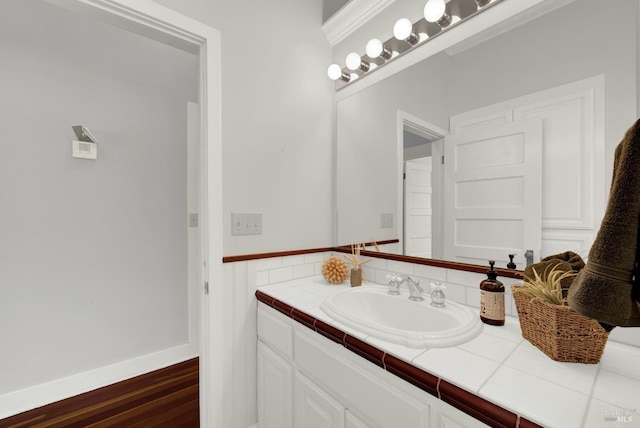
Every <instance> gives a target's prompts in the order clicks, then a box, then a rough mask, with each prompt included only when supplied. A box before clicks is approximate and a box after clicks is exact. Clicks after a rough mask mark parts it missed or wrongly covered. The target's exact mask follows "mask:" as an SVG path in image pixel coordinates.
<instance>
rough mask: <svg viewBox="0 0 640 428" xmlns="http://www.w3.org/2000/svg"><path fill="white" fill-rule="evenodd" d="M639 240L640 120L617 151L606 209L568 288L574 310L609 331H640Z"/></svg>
mask: <svg viewBox="0 0 640 428" xmlns="http://www.w3.org/2000/svg"><path fill="white" fill-rule="evenodd" d="M639 238H640V120H638V121H636V123H635V124H634V125H633V126H632V127H631V128H629V130H628V131H627V133H626V134H625V136H624V139H623V140H622V142H620V144H619V145H618V147H616V152H615V159H614V164H613V179H612V182H611V192H610V195H609V202H608V204H607V210H606V212H605V215H604V218H603V220H602V225H601V226H600V230H599V231H598V235H597V237H596V240H595V242H594V243H593V246H592V247H591V250H590V251H589V258H588V259H587V264H586V266H585V268H584V269H582V270H581V271H580V272H579V273H578V276H577V277H576V279H575V281H574V283H573V284H572V286H571V288H570V289H569V296H568V299H567V300H568V303H569V306H571V308H573V310H575V311H576V312H578V313H580V314H582V315H585V316H587V317H590V318H593V319H596V320H598V321H600V323H601V324H608V325H609V327H610V328H613V326H624V327H631V326H634V327H638V326H640V303H639V300H640V284H639V278H638V276H639V275H638V273H639V272H638V262H639V260H640V249H639V245H638V243H639ZM610 328H609V329H610Z"/></svg>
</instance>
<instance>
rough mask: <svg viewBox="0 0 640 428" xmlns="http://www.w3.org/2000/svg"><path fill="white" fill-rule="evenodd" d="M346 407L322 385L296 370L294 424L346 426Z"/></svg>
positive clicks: (315, 427)
mask: <svg viewBox="0 0 640 428" xmlns="http://www.w3.org/2000/svg"><path fill="white" fill-rule="evenodd" d="M344 413H345V409H344V407H343V406H342V405H341V404H340V403H338V402H337V401H336V400H334V399H333V398H331V397H330V396H329V395H328V394H327V393H326V392H324V391H323V390H322V389H320V387H318V386H317V385H316V384H314V383H313V382H312V381H310V380H309V379H307V378H306V377H304V375H302V374H300V373H299V372H296V374H295V399H294V425H295V426H296V427H304V428H344V426H345V422H344Z"/></svg>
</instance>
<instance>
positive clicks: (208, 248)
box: [0, 0, 224, 426]
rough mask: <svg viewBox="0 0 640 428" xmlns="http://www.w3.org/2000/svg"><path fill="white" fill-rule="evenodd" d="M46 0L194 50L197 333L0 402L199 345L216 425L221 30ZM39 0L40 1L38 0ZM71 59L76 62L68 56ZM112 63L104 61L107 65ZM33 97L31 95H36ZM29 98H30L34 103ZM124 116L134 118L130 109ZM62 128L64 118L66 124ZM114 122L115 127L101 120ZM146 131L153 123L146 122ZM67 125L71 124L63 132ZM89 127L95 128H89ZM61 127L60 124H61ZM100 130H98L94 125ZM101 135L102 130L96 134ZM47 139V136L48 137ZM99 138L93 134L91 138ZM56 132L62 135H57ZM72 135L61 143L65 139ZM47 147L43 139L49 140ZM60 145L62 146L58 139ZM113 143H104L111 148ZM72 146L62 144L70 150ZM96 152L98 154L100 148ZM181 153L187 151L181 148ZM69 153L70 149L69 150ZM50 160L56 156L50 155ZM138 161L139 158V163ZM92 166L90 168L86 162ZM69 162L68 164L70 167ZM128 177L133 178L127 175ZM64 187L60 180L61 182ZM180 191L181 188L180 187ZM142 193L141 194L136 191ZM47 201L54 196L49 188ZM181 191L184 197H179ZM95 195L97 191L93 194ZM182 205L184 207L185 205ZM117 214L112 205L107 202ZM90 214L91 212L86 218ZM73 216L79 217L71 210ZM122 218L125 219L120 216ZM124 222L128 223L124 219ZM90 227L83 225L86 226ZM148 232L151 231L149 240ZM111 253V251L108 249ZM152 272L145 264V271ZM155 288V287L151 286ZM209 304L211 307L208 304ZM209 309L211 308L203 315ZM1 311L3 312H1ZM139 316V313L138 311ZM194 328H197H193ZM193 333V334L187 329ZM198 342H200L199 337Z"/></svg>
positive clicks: (146, 12) (102, 377)
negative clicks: (209, 287)
mask: <svg viewBox="0 0 640 428" xmlns="http://www.w3.org/2000/svg"><path fill="white" fill-rule="evenodd" d="M49 3H53V4H56V5H58V6H62V7H64V8H69V9H72V10H75V11H79V12H82V13H83V14H85V15H88V16H90V17H92V18H97V19H99V20H101V21H105V22H107V23H108V24H112V25H114V26H116V27H120V28H124V29H126V30H127V31H133V32H135V33H138V34H140V35H143V36H145V37H146V38H148V39H152V40H154V41H159V42H162V43H163V44H168V45H171V46H173V47H178V48H179V49H180V50H184V51H186V52H189V53H190V54H195V55H196V56H197V57H198V61H199V66H197V73H198V77H197V81H198V88H197V90H196V91H197V98H198V101H199V104H200V111H199V113H197V115H198V116H199V118H200V121H199V125H196V127H197V128H198V131H199V132H198V133H197V134H198V135H199V137H196V138H197V139H199V142H200V149H199V159H200V162H198V163H199V164H200V166H201V169H200V172H199V173H198V174H197V177H196V180H197V183H198V187H199V191H197V192H196V193H197V197H196V202H195V203H196V205H197V206H198V208H199V209H198V210H197V213H199V214H200V215H199V218H198V220H199V221H198V223H199V231H198V233H197V234H198V241H199V244H197V245H198V246H199V247H200V248H199V249H200V254H201V256H200V257H199V260H197V264H198V267H197V269H198V270H199V272H200V277H201V279H200V280H198V281H199V282H200V284H199V286H200V287H199V290H200V292H199V297H198V299H197V300H198V301H197V302H195V304H197V305H198V306H200V308H201V310H200V314H199V316H198V319H197V320H195V319H194V320H191V322H192V324H193V323H197V324H198V327H199V333H198V336H199V337H200V340H199V341H198V340H196V338H195V337H191V338H188V339H187V340H186V342H187V343H185V344H177V345H178V346H173V345H170V346H171V347H170V348H168V347H166V346H165V347H163V346H160V347H157V348H153V347H150V348H149V349H148V350H145V351H144V352H140V353H138V354H137V355H133V356H129V357H128V358H129V359H127V358H124V359H117V360H115V361H116V362H115V363H114V364H110V365H104V364H99V365H98V366H97V367H87V368H86V369H87V371H82V370H83V368H82V367H78V368H76V369H75V371H73V372H69V376H66V377H65V376H64V374H63V377H55V378H53V379H49V381H48V382H42V381H36V382H34V384H33V386H31V387H30V388H28V389H24V390H17V391H15V393H14V392H11V393H10V394H5V395H4V396H3V397H2V400H5V401H4V402H0V408H2V409H8V411H10V412H14V413H17V412H20V411H22V410H26V409H29V408H33V407H37V406H41V405H43V404H46V403H49V402H53V401H58V400H60V399H62V398H65V397H68V396H71V395H76V394H78V393H80V392H84V391H87V390H91V389H95V388H97V387H100V386H103V385H106V384H109V383H113V382H115V381H117V380H121V379H125V378H128V377H133V376H136V375H139V374H141V373H145V372H148V371H151V370H154V369H156V368H160V367H164V366H167V365H170V364H174V363H176V362H178V361H182V360H185V359H187V358H190V357H191V356H193V355H194V345H195V348H196V350H195V352H196V354H197V353H198V348H200V352H199V353H200V355H201V359H200V360H201V371H200V373H201V375H200V379H201V382H200V385H201V387H200V400H201V406H200V409H201V422H202V425H203V426H221V425H222V423H221V421H222V411H221V402H222V400H221V398H222V396H223V391H221V390H216V391H212V389H211V388H210V387H209V385H210V384H211V383H212V382H211V380H212V379H217V378H220V377H221V372H222V369H221V367H222V365H221V358H222V357H220V356H219V357H217V358H215V359H214V358H212V355H213V354H212V352H211V349H220V348H221V346H220V345H219V343H220V342H221V337H222V323H221V322H219V320H218V319H217V318H218V317H219V316H220V314H221V313H222V310H221V308H222V307H224V303H223V300H222V295H221V290H220V287H215V288H213V289H212V291H211V295H212V296H211V297H212V299H211V304H209V299H208V298H207V296H206V295H205V287H204V285H205V283H207V282H209V281H211V282H213V283H214V284H216V285H218V284H220V283H221V282H222V273H221V271H222V242H221V240H220V238H219V234H216V237H215V238H213V237H211V235H210V234H209V233H208V231H209V230H221V229H222V220H221V217H222V213H221V210H220V207H221V202H222V197H221V193H222V192H221V186H220V182H221V173H220V171H221V154H220V153H221V150H220V146H221V142H220V118H219V117H220V115H219V110H220V98H221V97H220V82H219V76H220V35H219V32H218V31H217V30H215V29H213V28H211V27H208V26H206V25H204V24H201V23H199V22H196V21H194V20H192V19H190V18H187V17H185V16H182V15H180V14H178V13H176V12H174V11H171V10H169V9H167V8H164V7H161V6H159V5H157V4H155V3H153V2H140V3H136V4H134V5H132V4H130V2H129V1H125V0H112V1H109V2H105V1H102V0H64V1H63V0H55V1H51V2H49ZM45 4H46V3H45ZM27 31H34V29H27ZM77 60H78V62H77V64H78V67H79V68H80V67H82V66H83V65H84V64H83V59H82V58H78V59H77ZM74 63H75V62H74ZM110 65H111V64H106V66H110ZM83 94H84V95H85V96H86V97H88V98H89V97H90V96H91V95H92V94H90V93H84V92H83ZM35 100H36V99H35V98H34V99H33V100H31V102H33V101H35ZM34 106H35V104H34ZM182 108H183V110H184V112H185V113H184V115H185V116H186V106H185V105H183V106H182ZM131 119H135V118H134V117H131ZM66 122H67V121H65V125H69V126H70V125H76V123H66ZM65 128H66V126H65ZM105 129H115V128H105ZM148 130H149V131H153V129H151V128H148ZM68 131H70V128H69V129H68V130H67V132H68ZM93 131H94V132H95V131H96V129H95V128H94V129H93ZM63 132H64V131H63ZM97 134H98V137H100V133H97ZM102 136H103V137H105V134H104V133H103V134H102ZM117 137H118V136H117V133H116V135H109V136H106V138H103V143H112V144H113V145H112V146H111V147H112V148H115V147H116V146H115V144H114V142H115V141H117ZM49 139H50V140H51V141H57V140H58V139H57V138H56V139H54V138H51V136H49ZM49 139H48V140H49ZM98 139H100V138H98ZM60 140H64V141H65V143H66V142H67V141H66V137H64V136H63V138H61V139H60ZM70 140H71V138H69V141H68V143H69V144H70ZM50 147H52V145H51V146H49V148H50ZM65 147H66V146H65ZM113 150H114V149H111V154H113V153H114V152H113ZM70 152H71V150H70V149H69V154H70ZM108 152H109V149H106V146H105V150H103V151H101V153H102V154H104V155H107V154H108ZM155 154H156V152H155V151H154V150H150V151H149V152H148V155H149V157H153V156H154V155H155ZM63 155H64V157H62V158H61V159H62V160H61V161H60V162H68V161H67V159H66V153H64V154H63ZM99 156H100V154H99ZM184 157H185V161H186V153H184ZM69 158H70V156H69ZM119 159H120V160H121V162H126V161H127V160H128V159H129V158H127V157H126V156H122V157H119ZM51 160H52V161H56V160H57V159H55V158H51ZM78 162H85V163H84V164H79V163H77V162H76V163H74V164H72V167H71V168H65V169H63V170H62V171H63V172H64V173H66V174H68V175H69V174H70V173H78V171H79V170H80V169H83V171H82V173H84V174H85V176H86V175H88V174H95V173H96V170H97V169H99V168H96V167H95V166H96V165H99V164H98V163H93V164H90V163H87V162H90V161H78ZM104 165H105V163H102V165H100V167H103V166H104ZM139 165H141V164H139ZM91 166H94V168H91ZM74 167H75V169H73V168H74ZM131 184H132V185H135V184H137V183H135V182H131ZM62 188H63V187H61V189H62ZM183 192H184V190H183ZM87 195H88V196H94V194H92V193H90V192H89V193H87ZM145 196H146V195H145V194H144V193H141V194H140V197H141V198H144V197H145ZM51 197H52V198H53V200H54V201H56V200H57V199H56V198H55V197H53V196H51ZM185 199H186V198H185ZM96 200H97V201H100V200H99V199H96ZM185 211H186V210H185ZM114 212H115V213H116V214H118V213H117V210H114ZM121 214H122V217H123V219H130V218H131V214H132V213H131V211H127V210H122V211H121ZM185 214H186V212H184V213H182V214H181V215H182V218H183V219H184V220H185V222H184V223H181V224H183V225H184V226H183V227H186V217H187V216H186V215H185ZM89 219H90V218H89ZM78 220H80V218H78ZM148 220H149V221H155V220H156V219H155V218H153V216H149V217H148ZM123 224H125V225H127V223H126V222H124V223H123ZM129 225H130V223H129ZM88 232H89V233H90V231H88ZM153 238H154V237H150V239H151V240H153ZM112 253H114V254H115V253H116V252H112ZM78 268H79V269H81V268H83V266H82V265H80V264H79V265H78ZM149 272H150V273H151V271H149ZM101 290H102V291H103V292H104V293H109V292H111V291H112V290H110V289H106V288H103V289H101ZM158 291H159V290H158ZM68 295H69V297H70V298H74V299H78V298H79V297H81V296H77V295H73V294H68ZM147 297H148V302H150V304H153V302H155V301H156V300H155V299H154V293H148V294H147ZM128 303H129V302H128V300H127V299H126V298H124V299H121V301H120V304H121V305H127V304H128ZM75 307H76V308H78V309H82V310H85V309H88V306H87V305H86V304H78V305H76V306H75ZM209 311H211V312H209ZM210 313H211V315H210ZM5 314H6V312H5ZM114 320H115V319H114ZM141 322H143V319H141ZM77 325H78V326H79V328H82V325H83V324H82V323H81V322H79V323H77ZM196 331H197V329H196ZM192 336H194V335H192ZM198 342H199V344H200V345H198Z"/></svg>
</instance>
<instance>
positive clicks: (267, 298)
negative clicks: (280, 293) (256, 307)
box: [256, 290, 276, 308]
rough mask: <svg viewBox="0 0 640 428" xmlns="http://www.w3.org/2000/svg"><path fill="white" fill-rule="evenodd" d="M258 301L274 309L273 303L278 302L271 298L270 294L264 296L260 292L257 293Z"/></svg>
mask: <svg viewBox="0 0 640 428" xmlns="http://www.w3.org/2000/svg"><path fill="white" fill-rule="evenodd" d="M256 299H258V300H259V301H260V302H262V303H264V304H265V305H269V306H271V307H272V308H273V301H274V300H276V299H274V298H273V297H271V296H269V295H268V294H264V293H263V292H262V291H260V290H258V291H256Z"/></svg>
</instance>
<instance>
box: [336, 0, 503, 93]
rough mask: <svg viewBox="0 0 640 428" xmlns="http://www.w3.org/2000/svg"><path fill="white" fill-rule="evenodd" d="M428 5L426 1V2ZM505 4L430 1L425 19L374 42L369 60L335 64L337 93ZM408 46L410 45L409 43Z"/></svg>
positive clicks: (400, 24)
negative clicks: (458, 25)
mask: <svg viewBox="0 0 640 428" xmlns="http://www.w3.org/2000/svg"><path fill="white" fill-rule="evenodd" d="M423 1H424V0H423ZM502 1H503V0H474V1H471V0H426V3H425V5H424V10H423V14H424V17H423V18H420V19H419V20H418V21H416V22H415V23H412V22H411V21H410V20H409V19H407V18H401V19H399V20H397V21H396V23H395V25H394V26H393V36H391V38H389V39H388V40H386V41H381V40H379V39H371V40H369V41H368V42H367V45H366V49H365V52H366V58H365V56H364V54H363V55H362V56H361V55H360V54H358V53H357V52H352V53H350V54H349V55H347V58H346V67H344V68H343V67H341V66H340V65H338V64H331V65H330V66H329V68H328V69H327V75H328V76H329V78H330V79H331V80H333V81H335V82H336V83H335V88H336V90H338V89H341V88H344V87H345V86H347V85H350V84H351V83H353V82H354V81H355V80H359V79H360V78H362V77H364V76H366V75H367V74H369V73H371V72H373V71H374V70H377V69H378V68H380V67H383V66H384V65H386V64H388V63H389V62H391V61H394V60H395V59H396V58H399V57H400V56H402V55H404V54H406V53H408V52H411V51H413V50H414V49H415V48H416V47H418V46H421V45H422V44H424V43H427V42H428V41H429V40H430V39H431V38H433V37H438V36H440V35H441V34H443V33H445V32H447V31H448V30H449V29H451V28H452V27H454V26H456V25H455V24H456V23H458V22H461V21H466V20H467V19H469V18H471V17H473V16H474V15H476V14H478V13H481V12H483V11H484V10H487V9H488V8H489V7H492V6H493V5H496V4H498V3H500V2H502ZM438 27H439V28H438ZM405 42H406V43H405Z"/></svg>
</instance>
